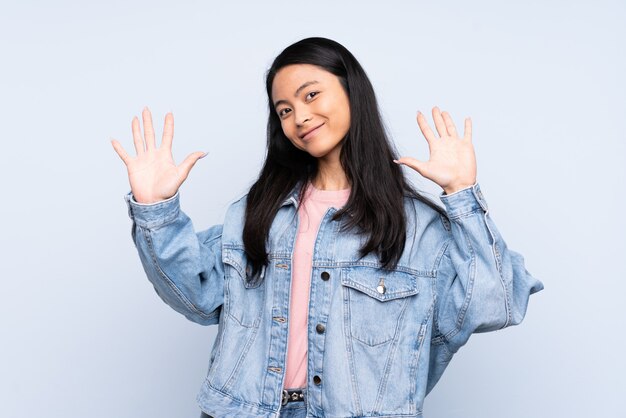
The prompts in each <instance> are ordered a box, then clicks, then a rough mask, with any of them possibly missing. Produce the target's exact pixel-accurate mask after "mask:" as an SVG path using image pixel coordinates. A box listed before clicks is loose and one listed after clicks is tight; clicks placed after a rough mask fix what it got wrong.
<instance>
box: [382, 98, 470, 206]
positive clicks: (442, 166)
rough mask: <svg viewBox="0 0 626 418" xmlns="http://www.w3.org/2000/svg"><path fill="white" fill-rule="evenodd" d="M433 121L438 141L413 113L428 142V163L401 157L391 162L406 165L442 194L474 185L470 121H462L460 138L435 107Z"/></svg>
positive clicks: (422, 117) (446, 115) (418, 115)
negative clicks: (432, 184) (439, 188)
mask: <svg viewBox="0 0 626 418" xmlns="http://www.w3.org/2000/svg"><path fill="white" fill-rule="evenodd" d="M433 120H434V121H435V127H436V128H437V132H438V133H439V138H438V137H437V136H436V135H435V133H434V132H433V131H432V130H431V129H430V126H428V122H426V118H424V115H423V114H422V113H421V112H418V113H417V124H418V125H419V127H420V129H421V131H422V133H423V134H424V137H425V138H426V141H427V142H428V149H429V152H430V158H429V160H428V161H426V162H424V161H419V160H416V159H415V158H412V157H402V158H399V159H397V160H394V161H395V162H396V163H398V164H404V165H407V166H409V167H411V168H412V169H414V170H415V171H417V172H418V173H420V174H421V175H422V176H424V177H426V178H427V179H430V180H432V181H434V182H435V183H437V184H438V185H439V186H441V187H442V188H443V190H444V192H445V193H446V194H451V193H454V192H456V191H459V190H461V189H464V188H466V187H469V186H472V185H474V184H475V183H476V155H475V154H474V146H473V144H472V121H471V119H470V118H466V119H465V132H464V135H463V136H462V137H459V135H458V134H457V132H456V127H455V126H454V122H452V117H450V114H449V113H448V112H445V111H444V112H441V111H440V110H439V108H438V107H436V106H435V107H434V108H433Z"/></svg>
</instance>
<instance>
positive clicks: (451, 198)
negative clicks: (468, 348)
mask: <svg viewBox="0 0 626 418" xmlns="http://www.w3.org/2000/svg"><path fill="white" fill-rule="evenodd" d="M440 198H441V200H442V202H443V204H444V206H445V209H446V212H447V215H448V217H447V218H445V217H442V221H443V222H444V227H445V228H444V229H445V231H446V232H447V234H448V239H447V241H446V242H445V243H444V247H445V249H444V250H443V252H441V257H440V259H439V265H438V268H437V285H436V292H437V296H436V297H437V301H436V308H435V321H434V332H433V341H432V345H431V349H432V351H431V368H432V369H433V370H431V372H432V373H429V374H430V375H431V376H429V380H430V382H429V384H428V391H430V390H431V389H432V387H433V386H434V384H435V383H436V381H437V379H438V378H439V377H440V375H441V373H442V372H443V369H444V368H445V367H446V365H447V363H448V362H449V361H450V359H451V358H452V356H453V354H454V353H456V352H457V351H458V350H459V348H461V347H462V346H463V345H464V344H465V343H466V342H467V340H468V339H469V337H470V335H471V334H472V333H475V332H476V333H478V332H487V331H494V330H498V329H502V328H505V327H507V326H510V325H517V324H519V323H520V322H521V321H522V319H523V318H524V315H525V314H526V308H527V306H528V300H529V297H530V295H531V294H533V293H536V292H538V291H540V290H542V289H543V283H542V282H541V281H539V280H538V279H536V278H535V277H533V276H532V275H531V274H530V273H529V272H528V271H527V270H526V268H525V267H524V258H523V257H522V255H521V254H519V253H517V252H515V251H512V250H509V249H508V248H507V245H506V243H505V242H504V240H503V239H502V236H501V235H500V233H499V231H498V229H497V228H496V225H495V224H494V222H493V220H492V219H491V217H490V215H489V210H488V207H487V202H486V200H485V198H484V196H483V194H482V192H481V190H480V185H479V184H478V183H475V184H474V185H473V186H471V187H468V188H465V189H462V190H459V191H457V192H455V193H452V194H450V195H446V194H444V193H443V192H442V194H441V195H440ZM431 378H432V379H431Z"/></svg>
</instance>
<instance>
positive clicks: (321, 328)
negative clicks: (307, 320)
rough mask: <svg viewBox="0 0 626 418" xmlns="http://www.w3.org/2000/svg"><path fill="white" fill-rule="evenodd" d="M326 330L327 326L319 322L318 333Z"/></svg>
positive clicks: (316, 327)
mask: <svg viewBox="0 0 626 418" xmlns="http://www.w3.org/2000/svg"><path fill="white" fill-rule="evenodd" d="M325 330H326V327H325V326H324V325H323V324H317V325H316V326H315V331H317V333H318V334H323V333H324V331H325Z"/></svg>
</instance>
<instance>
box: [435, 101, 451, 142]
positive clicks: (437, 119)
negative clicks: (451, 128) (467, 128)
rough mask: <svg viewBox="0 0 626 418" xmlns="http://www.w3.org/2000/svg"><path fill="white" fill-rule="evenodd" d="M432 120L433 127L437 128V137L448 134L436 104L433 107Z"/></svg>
mask: <svg viewBox="0 0 626 418" xmlns="http://www.w3.org/2000/svg"><path fill="white" fill-rule="evenodd" d="M433 120H434V121H435V127H436V128H437V132H438V133H439V137H442V136H448V131H447V130H446V124H445V122H444V121H443V118H442V117H441V110H439V108H438V107H437V106H435V107H433Z"/></svg>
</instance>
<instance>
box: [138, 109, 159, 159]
mask: <svg viewBox="0 0 626 418" xmlns="http://www.w3.org/2000/svg"><path fill="white" fill-rule="evenodd" d="M141 116H142V117H143V133H144V136H145V138H146V151H148V150H151V149H154V148H156V145H155V143H154V128H153V127H152V114H151V113H150V110H148V106H146V107H144V108H143V112H141Z"/></svg>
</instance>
